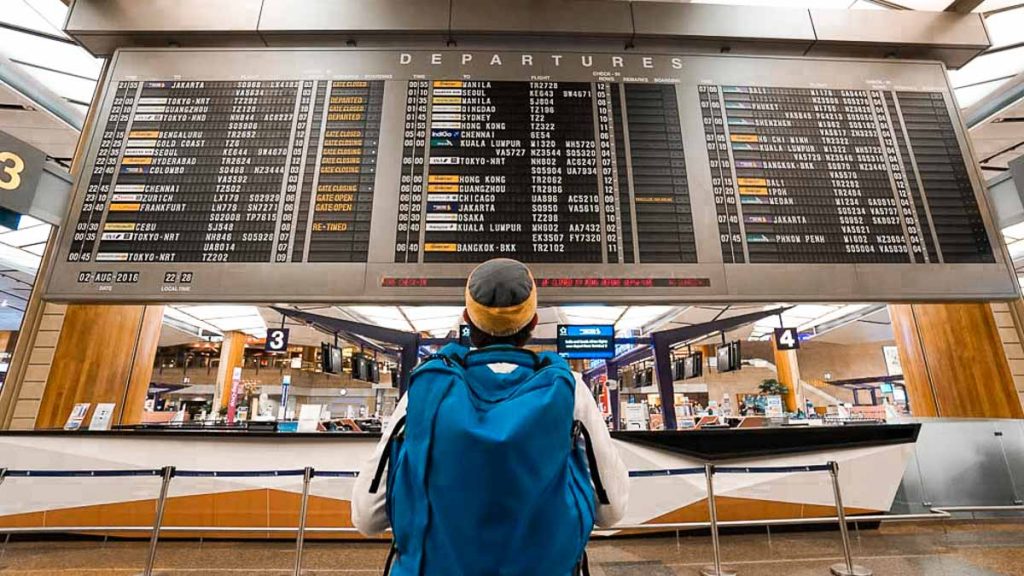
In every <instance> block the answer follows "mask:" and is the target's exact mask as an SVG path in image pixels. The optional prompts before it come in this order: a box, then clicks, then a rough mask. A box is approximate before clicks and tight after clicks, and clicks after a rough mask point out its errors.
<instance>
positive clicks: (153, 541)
mask: <svg viewBox="0 0 1024 576" xmlns="http://www.w3.org/2000/svg"><path fill="white" fill-rule="evenodd" d="M174 470H175V468H174V466H164V467H163V468H162V469H161V470H160V475H161V478H162V479H161V482H160V497H159V498H158V499H157V501H156V517H155V518H154V519H153V533H152V534H150V536H149V555H148V556H147V558H146V567H145V568H144V569H143V571H142V574H143V576H153V566H154V565H155V564H156V547H157V543H158V542H159V541H160V526H161V525H163V523H164V508H165V507H166V505H167V492H168V490H169V489H170V487H171V478H174Z"/></svg>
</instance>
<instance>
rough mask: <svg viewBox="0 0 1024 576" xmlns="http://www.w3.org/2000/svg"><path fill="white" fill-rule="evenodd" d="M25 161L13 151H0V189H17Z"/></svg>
mask: <svg viewBox="0 0 1024 576" xmlns="http://www.w3.org/2000/svg"><path fill="white" fill-rule="evenodd" d="M24 169H25V161H24V160H22V159H21V156H18V155H17V154H15V153H14V152H0V190H8V191H10V190H17V189H18V187H19V186H21V172H22V171H23V170H24Z"/></svg>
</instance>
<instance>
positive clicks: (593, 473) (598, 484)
mask: <svg viewBox="0 0 1024 576" xmlns="http://www.w3.org/2000/svg"><path fill="white" fill-rule="evenodd" d="M581 437H582V438H583V445H584V448H585V450H586V453H587V467H589V468H590V478H591V479H592V480H593V481H594V494H595V495H597V501H598V502H600V503H601V504H610V503H611V500H609V499H608V492H607V491H605V489H604V483H603V482H602V481H601V470H600V469H598V467H597V455H596V454H594V443H593V441H592V440H591V439H590V431H589V430H587V427H586V426H584V425H583V422H581V421H579V420H576V421H574V422H573V423H572V438H573V444H575V443H576V442H577V441H578V440H579V439H580V438H581Z"/></svg>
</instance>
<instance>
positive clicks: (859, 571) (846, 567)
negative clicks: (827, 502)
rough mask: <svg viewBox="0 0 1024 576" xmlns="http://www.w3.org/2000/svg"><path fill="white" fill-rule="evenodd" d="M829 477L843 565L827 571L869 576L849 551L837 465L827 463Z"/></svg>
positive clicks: (833, 566)
mask: <svg viewBox="0 0 1024 576" xmlns="http://www.w3.org/2000/svg"><path fill="white" fill-rule="evenodd" d="M828 466H829V470H828V472H829V475H830V476H831V477H832V492H833V493H834V494H835V501H836V515H837V516H838V517H839V534H840V535H841V536H842V539H843V560H845V562H844V563H839V564H833V565H832V566H831V567H830V568H829V570H830V571H831V573H832V574H833V576H871V575H872V574H873V573H872V572H871V570H870V569H868V568H865V567H863V566H858V565H856V564H854V563H853V552H852V551H851V549H850V528H849V527H848V526H847V525H846V508H845V507H844V506H843V491H842V489H840V487H839V463H838V462H835V461H832V462H829V463H828Z"/></svg>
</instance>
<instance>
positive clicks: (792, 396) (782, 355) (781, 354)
mask: <svg viewBox="0 0 1024 576" xmlns="http://www.w3.org/2000/svg"><path fill="white" fill-rule="evenodd" d="M772 354H773V355H774V356H775V370H776V371H777V373H778V380H779V383H780V384H785V385H786V388H787V389H788V390H789V392H788V393H787V394H786V395H784V396H783V397H782V400H783V402H785V403H786V411H787V412H796V411H797V410H799V409H800V399H799V397H800V365H799V364H798V363H797V360H796V350H779V349H778V348H776V346H775V339H774V338H772Z"/></svg>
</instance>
